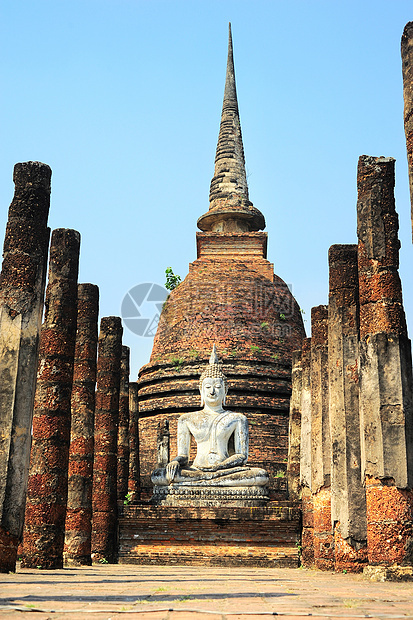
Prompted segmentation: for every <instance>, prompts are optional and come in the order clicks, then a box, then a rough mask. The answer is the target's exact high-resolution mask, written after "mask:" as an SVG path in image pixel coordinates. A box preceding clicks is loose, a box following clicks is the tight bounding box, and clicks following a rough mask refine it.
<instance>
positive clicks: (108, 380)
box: [92, 316, 123, 562]
mask: <svg viewBox="0 0 413 620" xmlns="http://www.w3.org/2000/svg"><path fill="white" fill-rule="evenodd" d="M122 331H123V330H122V322H121V319H120V318H119V317H116V316H110V317H104V318H102V319H101V322H100V333H99V342H98V361H97V381H96V408H95V456H94V462H93V497H92V510H93V518H92V560H93V561H94V562H98V561H99V560H106V561H107V562H115V561H116V528H117V484H116V473H117V438H118V423H119V392H120V372H121V355H122Z"/></svg>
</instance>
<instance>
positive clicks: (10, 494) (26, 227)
mask: <svg viewBox="0 0 413 620" xmlns="http://www.w3.org/2000/svg"><path fill="white" fill-rule="evenodd" d="M51 174H52V171H51V170H50V168H49V166H46V164H41V163H39V162H26V163H22V164H16V166H15V167H14V175H13V180H14V183H15V193H14V198H13V200H12V203H11V205H10V208H9V216H8V222H7V228H6V236H5V240H4V248H3V265H2V270H1V274H0V572H8V571H14V570H15V568H16V556H17V547H18V544H19V541H20V540H21V536H22V533H23V524H24V510H25V503H26V491H27V479H28V470H29V459H30V442H31V428H32V418H33V400H34V392H35V385H36V373H37V360H38V345H39V332H40V325H41V320H42V311H43V302H44V288H45V280H46V266H47V250H48V244H49V232H50V231H49V229H48V228H47V218H48V214H49V206H50V179H51Z"/></svg>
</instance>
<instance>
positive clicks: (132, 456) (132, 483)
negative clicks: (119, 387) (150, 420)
mask: <svg viewBox="0 0 413 620" xmlns="http://www.w3.org/2000/svg"><path fill="white" fill-rule="evenodd" d="M128 492H129V493H131V500H132V501H133V502H134V501H136V500H138V499H140V495H141V484H140V467H139V406H138V384H137V383H136V382H133V381H132V382H130V383H129V481H128Z"/></svg>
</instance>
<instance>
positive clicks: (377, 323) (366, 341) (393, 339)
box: [357, 155, 413, 566]
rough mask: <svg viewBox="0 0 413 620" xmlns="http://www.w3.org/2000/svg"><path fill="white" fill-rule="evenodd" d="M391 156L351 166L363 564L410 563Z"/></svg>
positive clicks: (409, 434) (407, 416) (410, 482)
mask: <svg viewBox="0 0 413 620" xmlns="http://www.w3.org/2000/svg"><path fill="white" fill-rule="evenodd" d="M394 163H395V162H394V159H392V158H384V157H368V156H365V155H364V156H362V157H360V159H359V165H358V177H357V185H358V193H359V194H358V202H357V233H358V238H359V246H358V261H359V286H360V337H361V342H360V379H361V390H360V413H361V425H362V448H363V450H362V455H363V474H364V476H365V480H366V493H367V537H368V556H369V564H382V565H387V566H389V565H391V564H394V563H397V564H405V563H413V494H412V491H411V489H412V487H413V395H412V359H411V346H410V341H409V339H408V338H407V329H406V320H405V315H404V310H403V302H402V290H401V282H400V277H399V274H398V266H399V247H400V243H399V239H398V216H397V213H396V210H395V201H394Z"/></svg>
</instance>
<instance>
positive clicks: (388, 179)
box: [288, 156, 413, 572]
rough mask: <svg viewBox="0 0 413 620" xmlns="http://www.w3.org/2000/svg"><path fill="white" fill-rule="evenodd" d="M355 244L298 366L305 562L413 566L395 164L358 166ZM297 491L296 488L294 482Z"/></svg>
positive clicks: (411, 460) (294, 457) (333, 277)
mask: <svg viewBox="0 0 413 620" xmlns="http://www.w3.org/2000/svg"><path fill="white" fill-rule="evenodd" d="M357 184H358V201H357V235H358V245H335V246H332V247H331V248H330V250H329V303H328V306H318V307H316V308H313V309H312V313H311V338H307V339H306V340H305V341H304V343H303V347H302V350H301V351H298V352H296V353H295V354H294V359H293V394H292V400H291V411H290V451H289V463H288V477H289V481H290V495H291V496H292V497H296V498H298V497H299V496H300V493H301V494H302V505H303V539H302V559H303V563H304V564H306V565H308V566H311V565H315V566H316V567H317V568H320V569H333V568H334V569H336V570H349V571H355V572H358V571H361V570H363V568H364V566H366V565H367V564H369V565H383V566H389V565H393V564H397V565H403V564H412V563H413V547H412V540H413V492H412V488H413V382H412V359H411V346H410V341H409V339H408V337H407V329H406V320H405V315H404V310H403V303H402V291H401V282H400V278H399V273H398V266H399V264H398V254H399V247H400V244H399V240H398V216H397V213H396V210H395V201H394V160H393V159H391V158H375V157H368V156H362V157H360V159H359V164H358V179H357ZM298 471H299V472H300V481H299V483H298V482H297V473H298Z"/></svg>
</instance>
